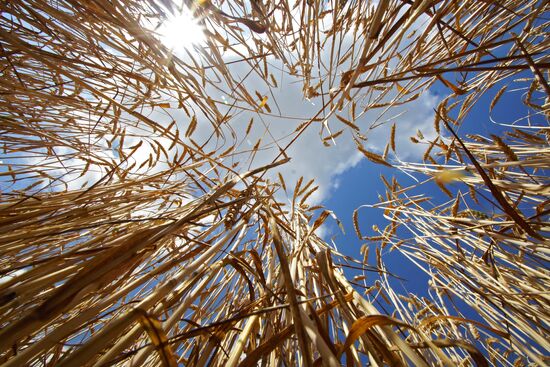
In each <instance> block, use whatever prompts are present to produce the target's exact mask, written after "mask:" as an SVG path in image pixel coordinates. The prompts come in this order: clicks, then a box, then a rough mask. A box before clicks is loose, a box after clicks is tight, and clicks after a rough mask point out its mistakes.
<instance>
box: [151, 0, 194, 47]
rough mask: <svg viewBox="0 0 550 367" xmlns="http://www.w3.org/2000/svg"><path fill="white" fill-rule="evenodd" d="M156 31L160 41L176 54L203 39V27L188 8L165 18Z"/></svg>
mask: <svg viewBox="0 0 550 367" xmlns="http://www.w3.org/2000/svg"><path fill="white" fill-rule="evenodd" d="M157 32H158V34H159V36H160V38H161V41H162V43H163V44H164V45H165V46H166V47H168V48H169V49H171V50H172V52H174V53H176V54H177V53H178V51H180V52H181V51H184V50H185V49H187V50H190V49H191V48H192V46H194V45H200V44H201V43H203V42H204V40H205V34H204V27H203V26H202V25H201V24H200V23H199V20H198V19H197V18H196V17H195V16H193V13H192V12H191V10H190V9H188V8H185V9H183V10H182V11H181V13H179V14H176V15H173V16H171V17H169V18H168V19H166V20H165V21H164V22H163V23H162V24H161V25H160V27H159V28H158V29H157Z"/></svg>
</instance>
